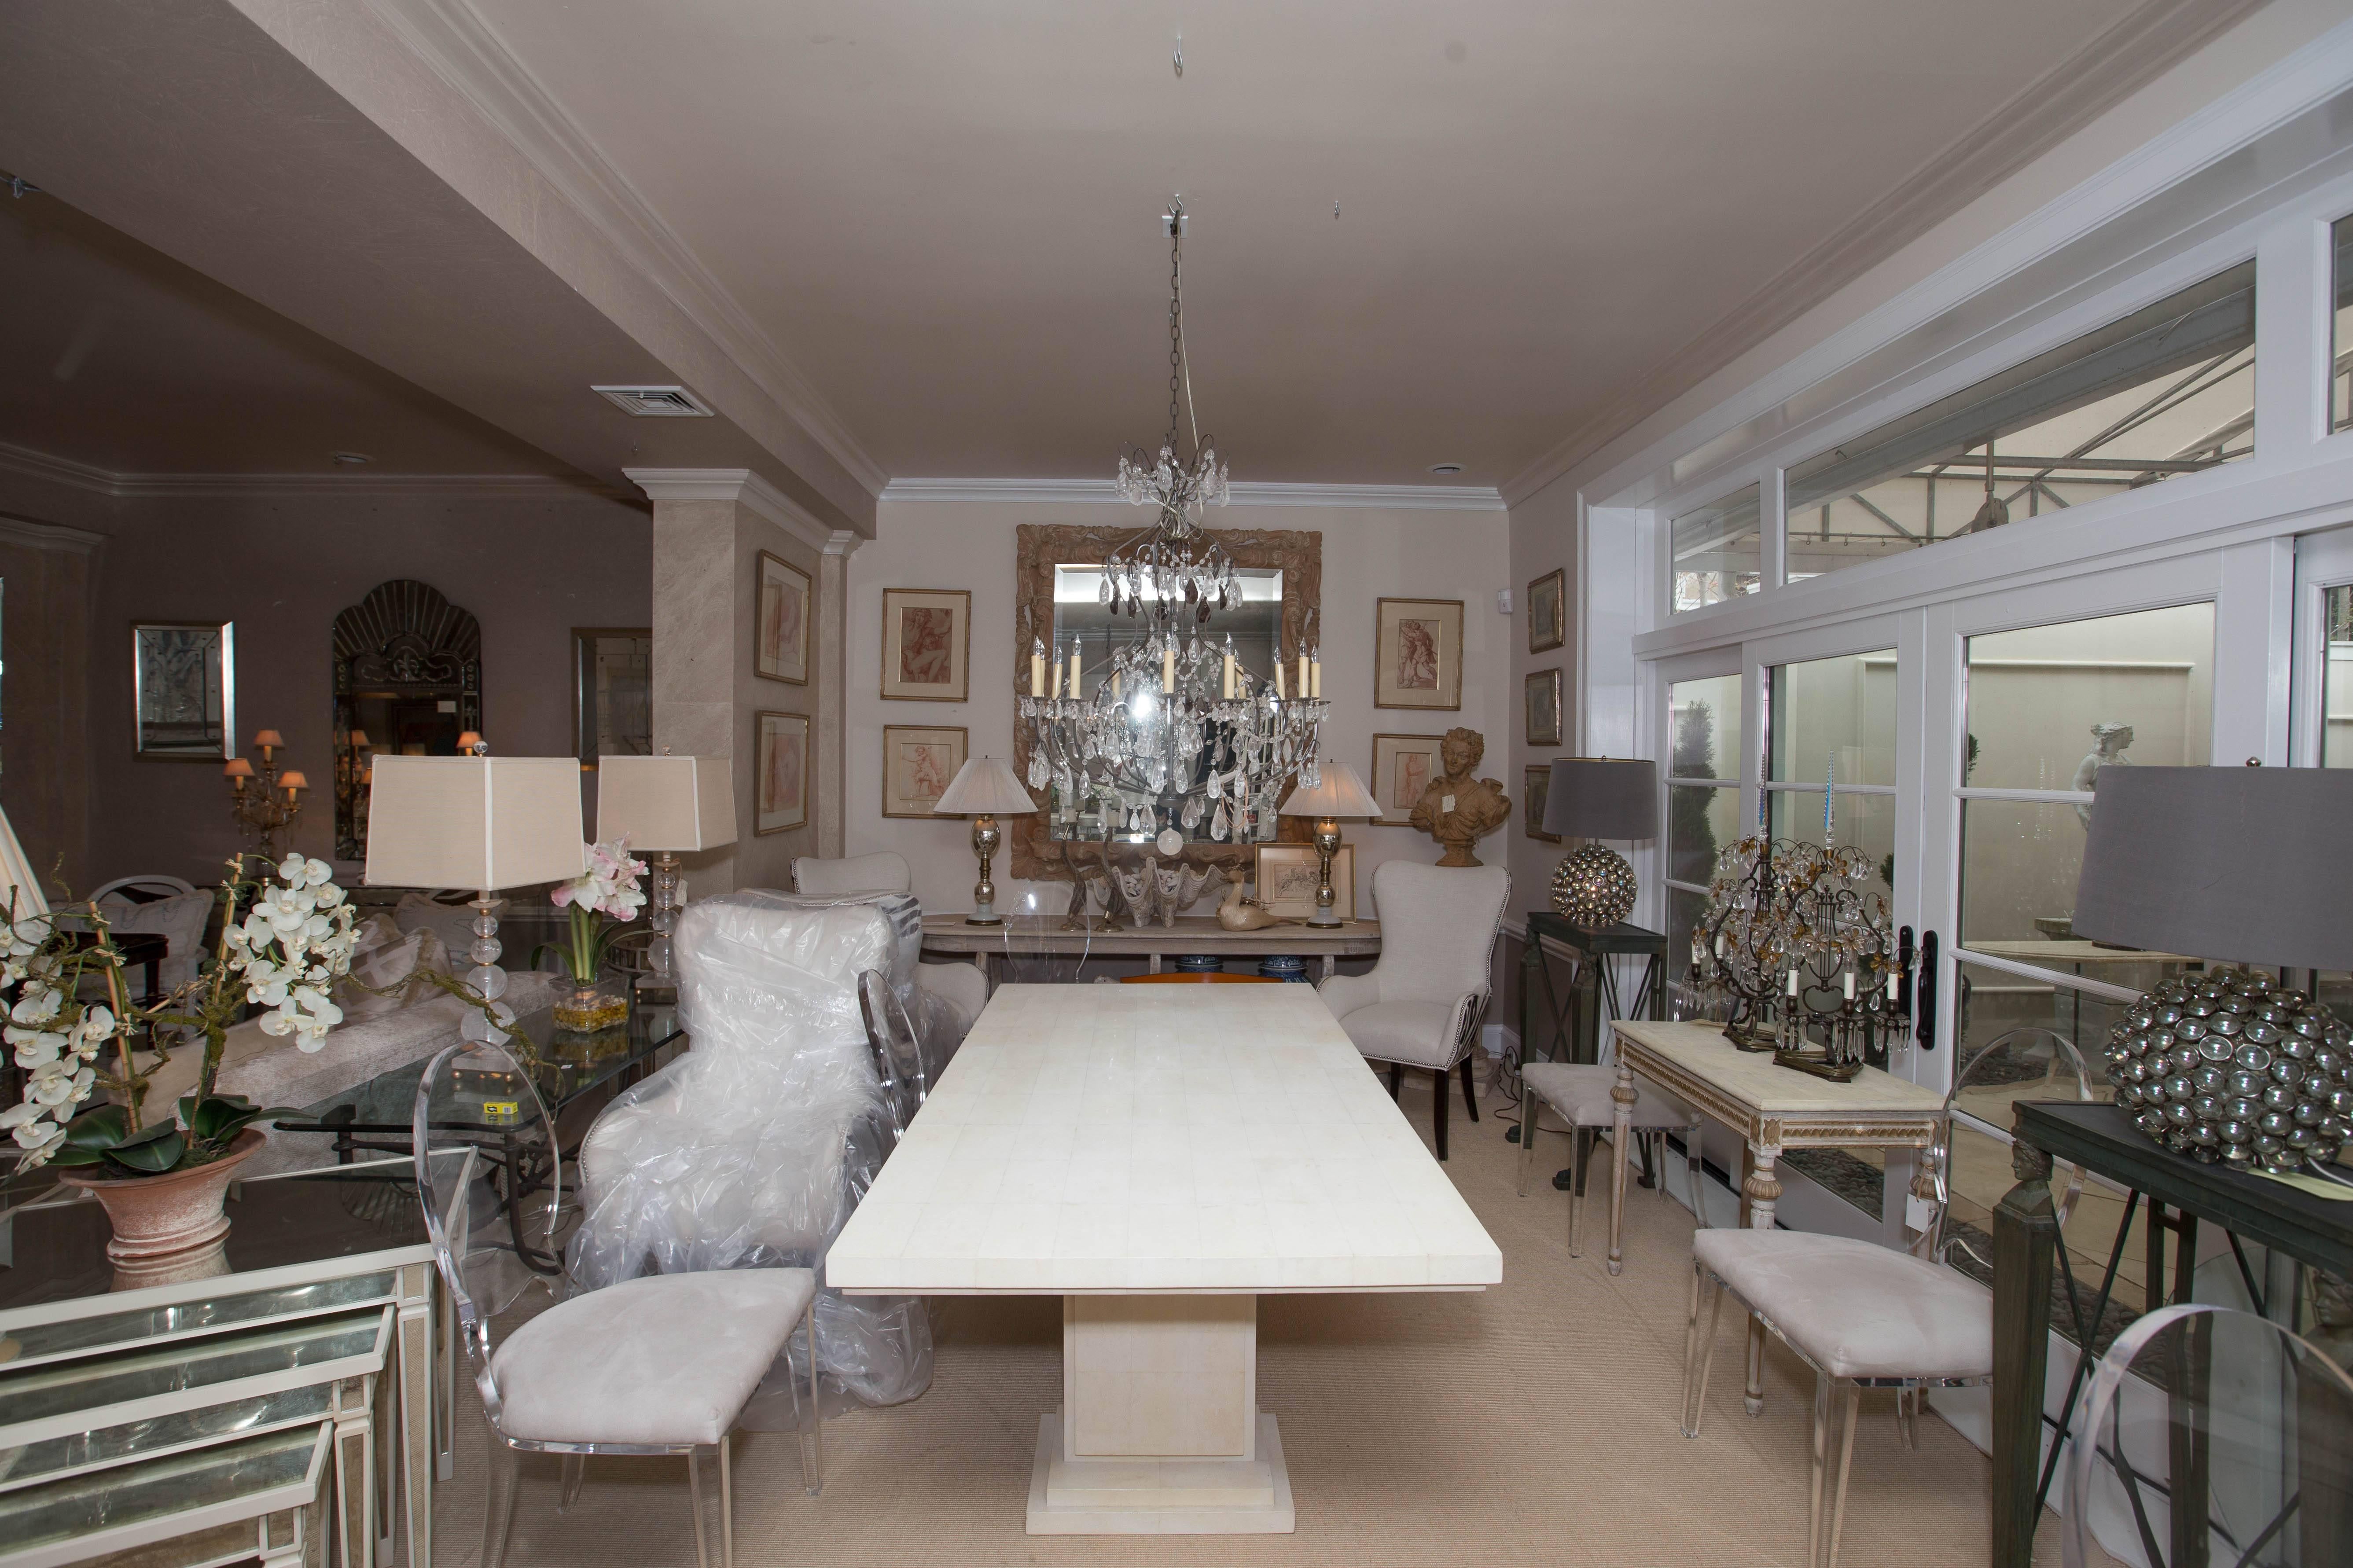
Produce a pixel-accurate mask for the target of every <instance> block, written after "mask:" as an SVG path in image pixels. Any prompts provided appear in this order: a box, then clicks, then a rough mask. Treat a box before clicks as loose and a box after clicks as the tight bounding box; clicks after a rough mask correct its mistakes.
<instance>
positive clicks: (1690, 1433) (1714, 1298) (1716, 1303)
mask: <svg viewBox="0 0 2353 1568" xmlns="http://www.w3.org/2000/svg"><path fill="white" fill-rule="evenodd" d="M1696 1271H1697V1266H1696V1265H1694V1272H1696ZM1723 1322H1724V1284H1723V1282H1722V1281H1721V1280H1716V1279H1710V1280H1709V1281H1708V1282H1707V1333H1706V1336H1705V1337H1704V1338H1703V1339H1702V1340H1701V1341H1700V1342H1699V1343H1698V1345H1697V1346H1695V1347H1694V1349H1695V1350H1696V1351H1697V1352H1698V1355H1699V1392H1698V1393H1697V1394H1694V1396H1693V1399H1692V1407H1691V1425H1690V1426H1685V1427H1684V1428H1683V1436H1686V1437H1696V1436H1699V1424H1700V1422H1701V1420H1702V1419H1704V1417H1705V1416H1706V1415H1707V1375H1708V1373H1711V1372H1713V1371H1715V1334H1716V1330H1717V1329H1718V1328H1720V1327H1722V1326H1723Z"/></svg>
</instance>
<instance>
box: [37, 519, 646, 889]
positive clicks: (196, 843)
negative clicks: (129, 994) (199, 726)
mask: <svg viewBox="0 0 2353 1568" xmlns="http://www.w3.org/2000/svg"><path fill="white" fill-rule="evenodd" d="M0 512H9V513H14V514H15V515H17V516H20V517H26V516H29V517H32V518H36V519H38V520H40V521H67V522H71V523H74V524H76V525H79V527H82V528H85V529H89V530H91V531H95V532H98V533H100V534H102V535H104V536H105V537H104V541H103V542H102V544H100V547H99V548H98V549H97V551H96V552H95V554H94V556H93V557H92V559H93V560H94V561H95V563H96V569H95V570H96V578H97V581H96V584H95V588H94V591H93V593H92V595H91V604H92V609H91V611H90V615H89V621H88V627H87V633H86V637H85V639H84V643H83V646H84V647H86V648H87V650H88V652H87V661H88V672H89V673H88V692H87V700H86V703H85V704H84V706H83V712H82V715H81V717H80V720H79V728H80V730H81V731H82V734H81V738H80V739H79V742H77V741H76V737H75V731H76V723H77V721H76V719H75V717H74V715H73V714H72V712H71V708H72V704H71V701H70V700H69V698H66V697H64V696H60V697H59V698H58V699H56V700H48V701H47V712H48V714H49V715H50V717H48V718H47V719H37V717H36V716H37V714H40V713H41V712H42V711H43V710H44V703H43V702H42V701H40V700H37V689H28V687H31V686H32V684H33V683H32V682H31V681H29V680H27V681H23V682H20V680H19V679H18V670H19V669H20V668H24V669H27V670H30V669H33V668H36V666H35V664H33V663H32V662H29V661H30V659H31V658H32V649H33V648H34V647H39V646H42V643H41V641H37V640H36V639H43V636H44V635H43V634H42V633H41V632H40V631H38V630H37V628H36V625H35V623H33V622H32V620H31V618H30V616H29V613H27V614H26V616H22V617H20V616H19V610H20V607H22V606H24V605H25V604H26V599H27V598H28V597H29V595H23V594H20V593H19V590H18V586H17V574H18V573H19V572H21V571H24V570H26V567H25V566H23V565H21V564H20V563H19V561H20V557H18V556H17V555H16V553H15V552H5V553H0V573H5V574H7V584H8V585H7V589H6V593H7V605H6V611H5V614H6V617H7V618H6V623H5V637H6V651H5V656H6V658H7V659H8V668H7V676H8V686H7V696H6V700H7V733H8V736H9V737H10V745H9V749H8V751H7V753H6V768H5V773H6V777H5V784H0V800H5V802H6V804H7V805H8V806H9V808H10V817H11V820H12V822H14V823H15V824H16V827H17V830H18V834H19V837H22V838H24V839H25V840H26V851H27V852H28V854H30V855H31V857H32V858H33V861H34V863H35V864H36V865H37V866H38V867H41V868H43V869H44V870H46V868H47V864H48V862H49V860H50V859H52V858H54V857H55V856H56V855H57V853H58V851H59V850H61V849H62V850H63V851H65V853H66V854H67V856H68V870H69V877H70V879H71V880H72V881H73V884H74V885H75V886H76V887H77V888H81V889H87V888H89V887H92V886H95V885H96V884H97V883H99V882H100V881H104V880H106V879H111V878H113V877H117V876H122V875H127V874H131V873H134V872H142V871H164V872H171V873H174V874H176V875H178V876H182V877H185V878H187V879H190V880H192V881H198V882H203V881H206V880H209V879H213V878H214V877H216V875H217V874H218V870H219V865H220V861H221V860H222V858H225V857H226V856H227V854H229V853H230V852H231V851H232V850H233V849H235V848H236V847H237V836H236V832H235V829H234V828H233V826H232V825H231V823H230V821H229V818H228V814H227V787H226V786H225V785H224V784H222V782H221V779H220V775H219V767H218V764H217V763H215V764H212V765H210V766H206V765H204V764H199V763H170V762H153V761H141V760H138V759H137V758H135V757H134V756H133V755H132V723H131V652H130V648H131V636H130V627H131V625H132V622H133V621H134V620H150V619H152V620H187V621H195V620H212V619H217V620H233V621H235V622H236V623H237V730H238V732H239V733H238V741H239V750H240V752H242V751H244V750H245V749H246V745H247V742H248V741H249V739H250V737H251V736H252V734H253V732H254V731H257V730H259V729H262V728H265V727H267V728H272V729H276V730H278V731H281V732H283V733H284V735H285V737H286V740H287V746H288V750H287V752H285V753H283V754H282V756H281V761H282V762H283V763H284V764H285V765H287V766H290V767H295V768H300V769H301V770H302V771H303V772H304V773H307V774H309V776H310V778H311V782H312V784H314V785H315V786H317V787H316V788H315V789H314V790H313V791H312V792H311V797H310V801H311V804H310V805H309V806H308V807H307V808H306V810H305V811H304V813H303V818H302V820H301V823H300V824H299V825H298V826H297V830H296V832H295V835H294V844H295V847H298V848H300V849H301V850H303V851H304V852H305V853H307V854H313V855H321V856H324V855H327V854H328V853H330V852H331V851H332V847H333V842H332V839H333V805H332V797H331V796H329V795H328V794H327V790H328V786H329V784H330V783H331V781H332V777H333V766H332V753H331V752H330V749H329V743H328V734H329V729H330V726H331V723H332V673H331V668H330V655H329V647H328V638H329V630H330V627H331V626H332V622H333V620H334V617H335V616H336V615H337V614H338V613H339V612H340V611H342V610H343V608H345V607H346V606H347V605H352V604H354V603H356V602H357V601H358V600H359V599H360V597H361V596H362V595H364V594H366V592H367V591H368V590H369V589H371V588H373V587H375V585H376V584H378V583H380V582H383V581H385V579H387V578H393V577H413V578H416V579H417V580H419V581H422V582H425V583H429V584H432V585H433V586H434V587H436V588H438V589H439V590H440V591H441V592H442V593H443V594H445V595H448V597H449V599H450V600H451V601H452V602H453V603H456V604H458V605H462V606H464V607H465V608H467V609H469V610H471V611H472V612H473V613H474V614H475V615H476V616H478V617H480V620H481V623H482V671H483V702H482V729H483V733H484V734H485V735H486V736H487V737H488V738H489V740H490V742H491V745H492V747H493V748H494V749H495V750H497V751H498V752H502V753H505V754H509V755H520V756H532V755H538V756H562V755H567V754H570V753H571V752H572V749H573V738H572V728H573V717H572V701H573V697H572V670H571V657H572V652H571V629H572V628H573V627H574V626H649V625H650V624H651V620H652V589H651V581H650V574H651V569H652V547H651V537H650V524H649V520H648V517H647V513H646V510H645V509H644V507H643V505H642V504H641V503H640V504H636V505H632V504H630V503H628V502H627V501H622V500H614V499H611V498H608V497H604V496H599V495H596V494H593V493H590V492H586V491H574V490H557V489H548V490H545V491H533V492H529V493H522V494H514V495H499V494H480V493H477V494H470V495H438V496H437V495H398V494H386V493H383V492H382V491H381V489H379V490H378V492H377V493H374V494H367V493H362V494H354V495H350V496H340V495H334V494H315V493H314V494H306V495H291V496H283V497H274V498H257V497H251V496H246V497H223V496H210V497H181V498H166V497H140V498H135V499H116V498H101V497H87V496H77V495H72V494H64V493H48V494H42V493H38V492H36V491H34V490H33V489H31V488H30V487H26V488H24V489H21V490H19V491H17V492H16V493H13V494H12V493H11V491H10V489H9V488H8V487H7V486H5V485H0ZM45 513H46V514H47V515H46V516H45V515H44V514H45ZM51 624H53V625H55V626H58V628H59V633H58V635H59V637H61V638H62V637H64V632H65V626H66V622H65V618H64V617H63V616H62V615H61V614H58V615H57V616H56V618H55V619H53V621H52V623H51ZM58 646H59V647H63V646H64V643H63V642H62V641H60V642H59V644H58ZM20 661H22V662H20ZM58 681H60V682H63V683H64V684H63V686H62V687H59V688H58V689H60V690H61V691H62V690H65V689H69V687H70V679H69V676H67V675H66V674H65V673H64V672H63V671H62V669H61V670H60V672H59V674H58ZM41 689H48V688H47V687H46V686H45V687H44V688H41ZM37 723H48V724H51V725H54V726H55V732H56V733H58V735H59V737H60V742H61V743H60V744H59V745H58V748H57V750H56V751H55V752H50V753H47V754H38V753H37V754H34V755H31V756H26V754H25V752H27V751H30V750H31V747H30V746H29V745H27V746H26V747H22V748H20V747H18V746H17V745H16V743H15V737H16V734H17V733H18V732H19V730H20V726H21V727H23V728H24V730H26V731H27V732H31V731H33V730H34V727H35V726H36V725H37ZM77 769H79V771H80V772H81V773H82V776H83V779H84V781H85V782H84V783H83V784H82V785H81V786H80V787H79V794H80V795H81V797H82V798H83V799H84V800H86V801H87V803H88V804H87V817H88V832H87V847H86V849H84V848H80V847H77V846H76V845H75V844H74V843H73V841H72V840H73V837H74V833H75V826H74V822H73V816H72V811H71V806H70V802H71V800H72V799H73V797H74V796H75V795H76V794H77V793H78V791H77V786H76V784H75V774H76V772H77ZM28 773H30V774H31V776H27V774H28ZM51 787H53V788H54V790H55V791H56V795H57V798H58V801H59V802H60V803H61V804H60V805H58V806H57V807H55V808H54V809H52V808H50V807H48V806H46V805H42V804H40V803H41V802H43V801H45V800H47V798H48V797H47V795H46V794H45V793H44V791H45V789H47V788H51ZM20 804H21V805H22V806H23V808H24V809H25V812H26V816H24V817H23V818H19V817H18V815H17V813H18V809H19V806H20ZM353 875H354V877H355V875H356V868H353Z"/></svg>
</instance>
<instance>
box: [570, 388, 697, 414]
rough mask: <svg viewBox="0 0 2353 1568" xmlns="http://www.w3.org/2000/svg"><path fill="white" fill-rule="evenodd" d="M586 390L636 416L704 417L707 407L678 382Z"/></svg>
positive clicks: (623, 411)
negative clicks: (676, 383) (671, 384)
mask: <svg viewBox="0 0 2353 1568" xmlns="http://www.w3.org/2000/svg"><path fill="white" fill-rule="evenodd" d="M588 390H589V391H591V392H593V393H596V394H597V395H599V396H601V397H603V398H605V399H606V400H607V401H608V402H609V403H611V404H612V405H613V406H614V407H616V408H617V409H619V410H620V411H621V412H622V413H624V414H628V415H631V416H635V417H637V418H639V419H708V418H710V417H711V410H710V409H708V408H705V407H704V406H703V405H702V399H701V398H699V397H697V396H695V395H694V394H692V393H691V392H689V391H687V389H686V388H684V387H682V386H592V387H590V388H589V389H588Z"/></svg>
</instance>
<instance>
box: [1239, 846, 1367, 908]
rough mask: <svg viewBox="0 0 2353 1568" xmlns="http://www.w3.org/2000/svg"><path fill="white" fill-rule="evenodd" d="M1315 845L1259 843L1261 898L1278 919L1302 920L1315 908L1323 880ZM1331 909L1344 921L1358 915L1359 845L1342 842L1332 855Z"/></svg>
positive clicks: (1259, 894)
mask: <svg viewBox="0 0 2353 1568" xmlns="http://www.w3.org/2000/svg"><path fill="white" fill-rule="evenodd" d="M1321 881H1322V874H1321V872H1320V871H1319V869H1318V863H1317V860H1316V856H1315V846H1314V845H1313V844H1261V845H1260V846H1259V847H1258V901H1259V902H1260V903H1261V904H1263V905H1264V906H1265V907H1266V912H1267V913H1268V914H1271V915H1273V916H1274V917H1275V918H1277V919H1278V920H1286V921H1303V920H1305V919H1306V918H1307V917H1308V916H1310V915H1312V914H1314V912H1315V889H1316V888H1317V887H1318V886H1319V885H1320V884H1321ZM1332 912H1333V913H1334V914H1336V915H1338V916H1339V917H1340V918H1341V919H1342V920H1344V921H1352V920H1355V919H1356V846H1355V845H1353V844H1343V845H1341V846H1340V852H1339V853H1338V854H1337V855H1335V856H1333V857H1332Z"/></svg>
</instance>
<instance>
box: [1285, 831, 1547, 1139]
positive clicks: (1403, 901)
mask: <svg viewBox="0 0 2353 1568" xmlns="http://www.w3.org/2000/svg"><path fill="white" fill-rule="evenodd" d="M1511 900H1512V874H1511V873H1510V872H1508V871H1506V870H1504V868H1502V867H1500V866H1469V867H1446V866H1421V865H1417V864H1415V863H1414V862H1412V861H1409V860H1390V861H1388V862H1386V863H1384V864H1383V865H1382V866H1381V868H1380V869H1378V870H1377V871H1375V872H1374V873H1373V901H1374V903H1375V904H1377V906H1378V907H1379V909H1380V916H1381V956H1380V962H1379V963H1376V964H1374V965H1373V968H1372V972H1371V973H1367V974H1335V975H1333V976H1332V977H1331V978H1330V979H1328V980H1326V981H1324V984H1322V985H1321V986H1320V987H1318V989H1319V990H1320V991H1321V992H1322V994H1323V996H1324V1005H1325V1006H1327V1007H1329V1008H1330V1009H1331V1010H1332V1016H1333V1017H1334V1018H1335V1019H1337V1020H1339V1024H1340V1027H1341V1028H1342V1029H1343V1030H1345V1032H1346V1034H1347V1036H1348V1038H1349V1039H1350V1040H1352V1041H1354V1042H1355V1044H1356V1049H1357V1050H1359V1051H1361V1052H1363V1053H1364V1055H1365V1057H1366V1059H1367V1060H1369V1061H1377V1062H1387V1063H1388V1064H1389V1092H1390V1093H1391V1094H1395V1093H1396V1092H1397V1089H1398V1078H1399V1077H1400V1075H1401V1073H1402V1069H1404V1068H1409V1067H1413V1068H1427V1069H1428V1070H1429V1071H1430V1072H1432V1073H1435V1074H1436V1075H1437V1077H1438V1082H1437V1086H1436V1092H1435V1094H1434V1095H1433V1096H1432V1099H1433V1100H1434V1101H1435V1106H1434V1114H1435V1117H1436V1126H1435V1131H1436V1134H1437V1143H1438V1157H1439V1158H1440V1159H1441V1160H1443V1159H1445V1158H1446V1100H1447V1088H1446V1075H1447V1074H1448V1073H1450V1072H1452V1071H1453V1070H1454V1068H1455V1066H1456V1064H1458V1063H1460V1064H1461V1068H1462V1101H1463V1104H1464V1105H1466V1106H1468V1107H1469V1108H1470V1111H1471V1120H1472V1121H1477V1120H1479V1102H1478V1100H1475V1099H1474V1098H1472V1088H1471V1062H1470V1057H1471V1046H1472V1041H1473V1040H1474V1039H1476V1038H1477V1036H1478V1029H1479V1019H1480V1016H1481V1015H1482V1014H1483V1013H1484V1012H1485V1011H1486V1007H1487V985H1488V965H1489V964H1490V963H1492V962H1493V958H1494V953H1495V933H1496V931H1498V930H1500V929H1501V928H1502V926H1503V923H1504V909H1505V908H1506V907H1507V906H1508V905H1509V904H1510V903H1511Z"/></svg>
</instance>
